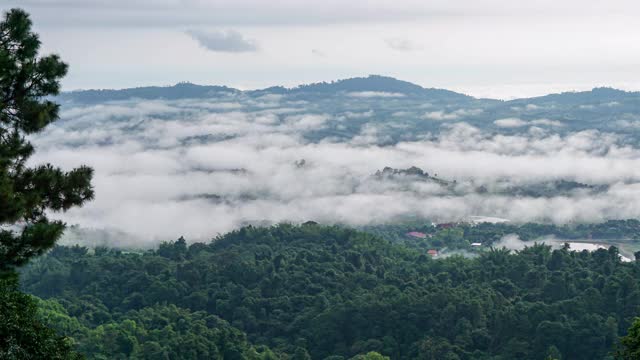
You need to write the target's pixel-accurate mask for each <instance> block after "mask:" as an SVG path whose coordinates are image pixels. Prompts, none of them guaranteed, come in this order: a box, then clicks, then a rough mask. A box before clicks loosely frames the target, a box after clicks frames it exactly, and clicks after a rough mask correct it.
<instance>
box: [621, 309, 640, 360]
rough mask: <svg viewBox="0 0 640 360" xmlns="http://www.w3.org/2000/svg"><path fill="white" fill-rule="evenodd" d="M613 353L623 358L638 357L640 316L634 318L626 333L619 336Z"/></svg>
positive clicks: (639, 357)
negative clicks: (617, 344)
mask: <svg viewBox="0 0 640 360" xmlns="http://www.w3.org/2000/svg"><path fill="white" fill-rule="evenodd" d="M615 355H616V358H617V359H623V360H631V359H640V318H635V320H634V321H633V324H631V327H630V328H629V331H628V332H627V335H626V336H623V337H622V338H620V346H619V348H618V349H617V351H616V353H615Z"/></svg>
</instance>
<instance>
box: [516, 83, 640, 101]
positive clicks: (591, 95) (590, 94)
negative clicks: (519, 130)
mask: <svg viewBox="0 0 640 360" xmlns="http://www.w3.org/2000/svg"><path fill="white" fill-rule="evenodd" d="M627 100H632V101H639V100H640V92H637V91H624V90H618V89H614V88H610V87H597V88H593V89H592V90H589V91H569V92H563V93H559V94H549V95H544V96H538V97H532V98H523V99H516V100H511V101H508V102H507V103H508V104H512V105H513V104H525V105H526V104H535V105H552V104H560V105H584V104H600V103H608V102H614V101H617V102H623V101H627Z"/></svg>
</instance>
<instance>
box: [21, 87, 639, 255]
mask: <svg viewBox="0 0 640 360" xmlns="http://www.w3.org/2000/svg"><path fill="white" fill-rule="evenodd" d="M375 95H378V94H375ZM372 96H373V95H371V94H366V95H362V94H359V95H358V96H355V97H354V96H350V97H348V98H346V99H345V101H349V102H356V104H359V106H355V108H359V109H361V110H358V111H356V110H354V111H353V112H349V113H342V114H332V113H331V112H330V111H328V110H326V108H323V107H318V106H317V105H316V104H313V103H308V102H304V101H290V100H288V99H287V98H286V97H282V96H280V95H267V96H263V97H261V98H258V99H252V98H249V97H246V96H238V97H234V96H233V95H228V96H222V97H220V98H217V99H211V100H182V101H127V102H116V103H107V104H101V105H94V106H72V105H66V106H65V107H64V108H63V112H62V120H61V121H59V122H58V123H55V124H53V125H51V126H50V127H49V128H48V129H47V130H46V131H45V132H44V133H42V134H40V135H38V136H37V137H36V138H34V139H33V140H34V143H35V144H36V146H37V153H36V156H34V158H33V159H32V162H33V163H42V162H51V163H54V164H57V165H60V166H62V167H64V168H67V169H70V168H72V167H75V166H78V165H80V164H88V165H91V166H93V167H94V168H95V170H96V177H95V189H96V199H95V201H93V202H92V203H90V204H88V205H86V206H85V207H84V208H81V209H73V210H71V211H69V212H67V213H65V214H54V215H53V216H54V217H59V218H62V219H64V220H65V221H66V222H68V223H69V224H79V225H80V227H82V228H88V229H95V231H104V229H111V230H114V231H120V232H122V234H127V235H126V236H124V235H122V234H120V235H117V236H116V238H118V239H136V240H135V241H140V242H141V243H144V242H146V243H154V242H156V241H158V240H166V239H173V238H177V237H178V236H180V235H184V236H185V237H187V238H188V239H189V240H202V239H209V238H211V237H213V236H215V235H216V234H218V233H224V232H227V231H230V230H232V229H234V228H237V227H239V226H241V225H243V224H248V223H255V222H266V223H275V222H281V221H292V222H302V221H307V220H314V221H318V222H321V223H344V224H351V225H364V224H372V223H379V222H390V221H394V220H397V219H401V218H403V217H405V216H421V217H425V218H429V219H432V220H434V221H454V220H458V219H464V218H467V217H468V216H473V215H482V216H494V217H500V218H506V219H509V220H511V221H514V222H525V221H549V222H556V223H568V222H593V221H602V220H605V219H611V218H613V219H617V218H637V217H640V201H639V200H640V172H638V171H637V169H638V168H639V165H640V149H638V148H635V147H632V146H630V145H625V144H626V142H624V141H622V139H620V138H619V136H617V135H613V134H607V133H601V132H597V131H582V132H576V133H569V134H567V135H559V134H556V133H554V129H555V128H556V127H557V124H556V123H554V122H550V123H546V122H544V121H538V122H530V123H526V124H525V123H522V124H521V123H518V126H519V127H518V129H519V133H517V134H515V135H505V134H497V133H490V132H486V131H484V130H481V129H479V128H476V127H473V126H471V125H469V124H467V123H465V122H464V118H465V116H473V115H477V114H478V111H477V110H475V109H456V110H451V109H438V108H437V107H436V108H432V109H430V112H429V114H431V115H433V114H436V113H437V114H451V113H455V114H456V116H455V117H449V118H446V116H441V117H442V119H440V120H442V121H441V123H440V127H441V132H440V133H439V134H438V135H437V136H435V134H422V135H421V136H420V140H417V141H406V142H399V143H395V144H392V145H381V144H385V143H386V142H385V139H386V135H385V127H389V126H396V127H400V128H401V127H402V126H404V125H403V122H402V114H398V113H395V114H394V116H392V115H389V116H388V122H384V123H382V124H381V123H380V122H372V123H370V124H366V125H365V126H362V127H361V128H360V130H359V131H358V132H356V133H355V134H354V136H353V137H352V138H351V139H350V140H347V141H344V140H337V139H335V138H332V137H330V136H328V137H324V138H321V139H319V140H318V139H316V140H310V138H309V137H308V136H307V135H308V134H309V133H311V132H314V131H319V130H322V129H325V128H327V127H337V128H340V127H348V125H349V122H350V121H353V119H363V118H367V117H371V116H373V111H371V110H370V109H363V105H362V104H361V103H357V102H358V101H362V102H366V101H371V100H372V99H371V97H372ZM387 97H388V96H387ZM388 101H395V100H393V99H390V100H388ZM365 107H366V106H365ZM410 110H412V109H407V111H410ZM413 110H416V111H417V109H413ZM422 111H423V112H424V110H422ZM494 120H500V119H490V121H489V122H492V121H494ZM424 121H430V120H428V119H425V120H424ZM503 122H504V121H503ZM512 122H513V121H512ZM407 131H408V132H410V131H411V129H407ZM303 159H304V162H302V161H301V160H303ZM385 166H390V167H394V168H408V167H410V166H418V167H420V168H422V169H424V170H425V171H427V172H429V173H430V174H438V177H439V178H443V179H448V180H457V182H458V184H459V185H458V189H456V191H455V192H453V193H452V192H451V191H449V190H447V189H444V188H443V187H442V186H440V185H438V184H436V183H433V182H424V181H420V180H419V179H412V178H408V179H406V180H404V181H397V180H392V179H377V178H375V177H373V176H372V174H374V173H375V172H376V171H377V170H379V169H382V168H384V167H385ZM559 179H563V180H573V181H578V182H582V183H586V184H592V185H608V190H606V191H604V192H601V193H597V194H584V193H580V192H577V193H575V194H571V195H566V194H565V195H562V196H555V197H545V198H532V197H514V196H509V195H505V194H496V193H494V194H491V193H489V194H480V193H477V192H474V191H472V190H471V188H472V187H474V186H488V187H491V186H494V184H496V183H497V182H502V183H504V182H508V183H509V184H530V183H535V182H540V181H550V180H559ZM465 186H466V188H465ZM127 241H129V240H127ZM131 241H133V240H131Z"/></svg>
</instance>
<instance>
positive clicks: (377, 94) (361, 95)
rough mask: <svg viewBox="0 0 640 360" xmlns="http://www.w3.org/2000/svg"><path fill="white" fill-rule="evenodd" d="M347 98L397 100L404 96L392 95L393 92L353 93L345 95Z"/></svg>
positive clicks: (399, 94)
mask: <svg viewBox="0 0 640 360" xmlns="http://www.w3.org/2000/svg"><path fill="white" fill-rule="evenodd" d="M347 96H350V97H355V98H376V97H382V98H398V97H404V96H405V95H404V94H402V93H394V92H385V91H354V92H349V93H347Z"/></svg>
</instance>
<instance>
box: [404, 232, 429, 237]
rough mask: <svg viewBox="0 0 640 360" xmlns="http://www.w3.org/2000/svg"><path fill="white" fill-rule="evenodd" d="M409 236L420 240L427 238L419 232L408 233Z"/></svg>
mask: <svg viewBox="0 0 640 360" xmlns="http://www.w3.org/2000/svg"><path fill="white" fill-rule="evenodd" d="M407 236H411V237H415V238H419V239H425V238H426V237H427V234H425V233H421V232H419V231H411V232H408V233H407Z"/></svg>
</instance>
